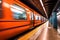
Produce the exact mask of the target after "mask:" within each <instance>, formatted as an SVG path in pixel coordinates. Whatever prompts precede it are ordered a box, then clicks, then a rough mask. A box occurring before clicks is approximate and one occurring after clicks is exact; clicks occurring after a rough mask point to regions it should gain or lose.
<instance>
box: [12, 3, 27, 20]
mask: <svg viewBox="0 0 60 40" xmlns="http://www.w3.org/2000/svg"><path fill="white" fill-rule="evenodd" d="M11 11H12V12H13V18H14V19H16V20H26V19H27V18H26V11H25V9H24V8H22V7H20V6H18V5H16V4H14V5H11Z"/></svg>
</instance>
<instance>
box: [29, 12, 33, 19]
mask: <svg viewBox="0 0 60 40" xmlns="http://www.w3.org/2000/svg"><path fill="white" fill-rule="evenodd" d="M30 19H31V20H34V14H33V12H31V14H30Z"/></svg>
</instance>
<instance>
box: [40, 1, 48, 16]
mask: <svg viewBox="0 0 60 40" xmlns="http://www.w3.org/2000/svg"><path fill="white" fill-rule="evenodd" d="M40 3H41V5H42V7H43V10H44V12H45V14H46V16H47V17H48V15H47V12H46V10H45V7H44V5H43V2H42V0H40Z"/></svg>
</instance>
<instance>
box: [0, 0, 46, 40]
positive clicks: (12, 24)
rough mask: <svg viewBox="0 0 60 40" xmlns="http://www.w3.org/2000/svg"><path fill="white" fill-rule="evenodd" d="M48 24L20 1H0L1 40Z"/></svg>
mask: <svg viewBox="0 0 60 40" xmlns="http://www.w3.org/2000/svg"><path fill="white" fill-rule="evenodd" d="M44 22H46V18H44V17H43V16H41V15H40V14H39V13H37V12H36V11H34V10H33V9H31V8H29V7H28V6H27V5H25V4H23V3H22V2H20V1H19V0H0V39H7V38H10V37H13V36H15V35H17V34H20V33H22V32H24V31H26V30H29V29H31V28H33V27H35V26H37V25H39V24H42V23H44Z"/></svg>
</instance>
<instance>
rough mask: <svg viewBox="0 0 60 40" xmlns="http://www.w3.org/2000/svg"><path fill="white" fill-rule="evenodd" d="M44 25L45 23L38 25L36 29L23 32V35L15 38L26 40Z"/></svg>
mask: <svg viewBox="0 0 60 40" xmlns="http://www.w3.org/2000/svg"><path fill="white" fill-rule="evenodd" d="M44 25H46V24H45V23H44V24H43V25H41V26H39V27H37V28H36V29H34V30H32V31H31V32H29V33H27V34H25V35H24V36H22V37H20V38H18V39H17V40H28V39H29V38H30V37H32V36H33V35H34V34H35V33H36V32H37V31H38V30H39V29H40V28H41V27H43V26H44Z"/></svg>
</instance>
